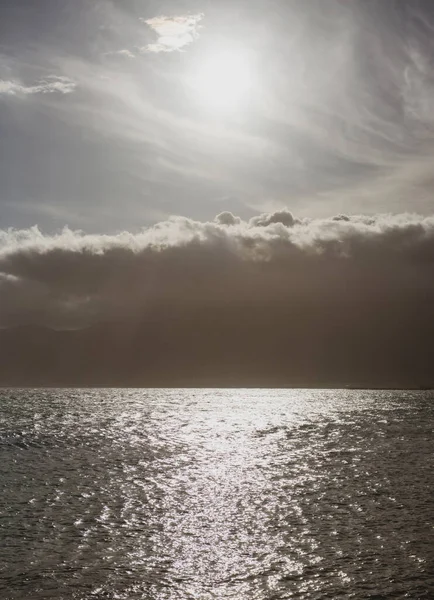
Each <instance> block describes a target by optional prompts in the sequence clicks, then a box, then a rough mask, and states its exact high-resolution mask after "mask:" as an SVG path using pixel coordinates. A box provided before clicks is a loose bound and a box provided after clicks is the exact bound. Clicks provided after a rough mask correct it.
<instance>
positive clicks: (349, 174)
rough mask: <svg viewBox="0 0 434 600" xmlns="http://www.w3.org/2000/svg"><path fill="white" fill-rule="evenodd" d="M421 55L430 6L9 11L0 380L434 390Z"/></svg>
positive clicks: (140, 0)
mask: <svg viewBox="0 0 434 600" xmlns="http://www.w3.org/2000/svg"><path fill="white" fill-rule="evenodd" d="M433 50H434V7H433V4H432V2H431V0H382V1H381V2H379V1H377V0H309V1H308V2H300V1H299V0H267V1H265V0H231V1H229V0H218V1H217V0H214V1H212V0H178V1H176V2H175V1H173V0H172V1H170V0H167V1H165V0H159V1H157V0H122V1H116V0H95V1H92V2H90V1H88V0H74V2H71V1H67V0H38V2H34V1H33V0H0V140H1V144H0V186H1V187H0V338H1V339H3V350H2V352H3V353H4V355H2V361H1V362H2V365H3V366H2V368H1V372H0V383H1V382H12V383H14V384H15V383H18V384H19V383H23V381H24V380H23V376H22V373H23V372H27V373H29V378H30V379H29V381H30V380H31V381H30V382H35V381H36V382H37V383H51V382H52V381H56V382H57V383H65V382H67V383H71V384H74V383H77V382H81V383H83V382H84V383H91V384H96V383H97V384H104V383H105V382H107V381H110V382H111V383H112V384H129V383H131V382H135V383H137V384H140V385H142V384H147V383H149V382H152V381H153V382H154V383H158V384H164V383H165V382H169V383H176V384H179V383H187V384H189V385H190V384H191V383H194V382H195V381H199V382H205V383H208V382H211V383H212V384H220V383H225V382H226V383H228V382H229V383H231V384H249V383H252V382H255V383H258V384H263V383H264V384H267V385H271V384H273V383H279V384H282V385H284V384H292V383H297V384H300V385H302V384H304V383H315V384H327V385H329V384H330V385H333V384H336V385H338V384H339V385H344V384H352V383H359V382H364V383H367V384H373V383H377V384H379V385H386V384H391V385H392V384H393V383H394V382H399V383H400V385H401V384H402V385H414V384H417V383H421V382H422V383H424V382H426V381H428V380H429V379H430V378H432V376H431V371H430V366H429V365H430V364H431V362H430V361H431V359H432V350H431V346H432V342H431V341H430V340H431V339H432V333H433V332H432V331H431V330H432V325H431V322H432V320H433V319H432V308H431V307H432V305H433V304H432V301H433V300H434V284H433V283H432V281H433V277H432V273H433V266H434V217H433V216H432V214H433V210H432V207H433V201H432V192H433V183H434V182H433V180H434V178H433V173H434V171H433V168H432V165H433V162H434V117H433V115H434V76H433V69H432V62H433V56H434V53H433ZM22 328H24V329H22ZM32 328H33V329H32ZM35 328H36V329H35ZM48 330H49V331H50V332H51V333H49V332H48ZM11 336H12V337H11ZM35 336H36V338H37V339H38V340H39V341H38V343H37V345H36V346H34V345H32V344H30V338H32V339H33V338H34V337H35ZM47 336H48V337H47ZM400 340H401V342H400ZM32 343H33V342H32ZM101 345H105V347H106V354H104V353H102V354H100V355H98V353H96V352H94V350H91V349H92V348H93V349H95V348H96V347H101ZM23 348H26V351H25V352H24V350H23ZM349 348H351V352H350V351H349ZM11 349H12V351H11ZM14 349H15V350H14ZM27 349H28V350H27ZM187 350H188V351H187ZM89 353H90V354H89ZM62 357H63V358H62ZM86 357H87V358H86ZM26 361H27V362H26ZM58 361H60V363H59V362H58ZM86 364H87V365H88V367H86ZM50 365H51V366H50ZM53 365H57V366H56V367H54V366H53ZM98 365H99V366H98ZM91 367H92V368H91ZM168 372H170V374H171V375H170V376H169V375H167V373H168ZM252 373H255V374H257V377H253V375H252ZM20 374H21V375H20ZM32 378H33V379H32ZM429 383H432V382H431V381H430V382H429Z"/></svg>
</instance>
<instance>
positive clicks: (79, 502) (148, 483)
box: [0, 390, 434, 600]
mask: <svg viewBox="0 0 434 600" xmlns="http://www.w3.org/2000/svg"><path fill="white" fill-rule="evenodd" d="M433 415H434V396H433V394H432V393H431V392H389V391H387V392H379V391H350V390H348V391H333V390H328V391H318V390H317V391H312V390H3V391H1V392H0V486H1V490H0V491H1V495H0V597H1V598H2V599H11V600H12V599H26V600H27V599H32V600H39V599H46V598H57V599H64V600H73V599H74V600H85V599H86V600H87V599H89V600H91V599H101V600H102V599H113V600H114V599H119V600H127V599H128V600H130V599H136V598H137V599H139V598H140V599H146V600H175V599H176V600H179V599H191V600H193V599H194V600H211V599H222V600H223V599H227V598H232V599H234V600H278V599H281V598H282V599H283V598H285V599H286V598H294V599H295V598H297V599H306V600H307V599H309V600H311V599H312V600H316V599H318V600H320V599H324V598H330V599H339V598H357V599H359V598H360V599H366V598H371V599H374V598H375V599H383V598H411V599H412V600H414V599H429V598H433V597H434V536H433V534H434V529H433V526H434V519H433V515H434V503H433V466H434V465H433V450H434V436H433V428H434V419H433Z"/></svg>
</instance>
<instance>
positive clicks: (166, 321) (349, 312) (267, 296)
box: [0, 211, 434, 386]
mask: <svg viewBox="0 0 434 600" xmlns="http://www.w3.org/2000/svg"><path fill="white" fill-rule="evenodd" d="M282 214H284V215H285V217H284V218H282ZM288 214H290V213H287V212H286V211H281V212H280V213H279V215H278V216H276V214H273V213H272V214H269V215H262V216H261V217H260V218H258V220H257V221H258V222H256V221H255V220H251V221H250V222H246V221H243V220H241V219H239V218H237V217H236V216H234V215H233V214H232V213H230V212H225V213H221V214H220V215H219V216H218V217H217V218H216V219H215V220H214V221H212V222H199V221H194V220H191V219H186V218H181V217H176V218H172V219H170V220H168V221H164V222H161V223H158V224H157V225H155V226H154V227H151V228H148V229H144V230H143V231H141V232H140V233H137V234H132V233H129V232H124V233H120V234H118V235H85V234H83V233H80V232H74V231H70V230H68V229H65V230H63V231H61V232H59V233H58V234H56V235H44V234H43V233H41V232H40V231H39V230H38V229H37V228H33V229H31V230H25V231H14V230H8V231H2V232H1V233H0V273H1V275H0V326H1V327H2V328H6V329H3V330H2V331H0V341H1V344H0V381H2V382H3V383H8V384H11V383H14V384H24V383H26V384H32V385H34V384H38V383H41V384H44V385H45V384H50V385H53V384H56V385H70V384H72V385H90V384H92V385H96V384H98V385H172V384H173V385H202V384H203V385H208V384H209V385H288V384H289V385H340V386H342V385H345V384H347V383H350V384H357V385H358V384H361V385H398V384H399V385H415V384H418V383H421V382H422V383H424V382H427V381H428V380H429V377H430V376H431V374H432V370H431V366H432V360H433V349H432V339H434V338H433V336H434V319H433V308H432V307H433V306H434V277H433V272H434V217H421V216H418V215H412V214H400V215H388V214H384V215H367V216H366V215H348V216H343V215H338V216H337V217H331V218H328V219H302V220H297V219H295V218H294V219H293V220H292V221H291V220H289V219H288ZM283 220H285V221H286V223H288V225H286V224H284V223H283V222H282V221H283ZM12 326H14V327H12ZM18 326H20V327H18ZM36 326H38V327H40V326H44V327H45V326H49V327H50V328H54V329H55V330H56V331H54V332H51V333H50V329H45V328H44V329H41V328H36V329H35V327H36ZM62 330H63V331H62ZM71 330H74V331H71Z"/></svg>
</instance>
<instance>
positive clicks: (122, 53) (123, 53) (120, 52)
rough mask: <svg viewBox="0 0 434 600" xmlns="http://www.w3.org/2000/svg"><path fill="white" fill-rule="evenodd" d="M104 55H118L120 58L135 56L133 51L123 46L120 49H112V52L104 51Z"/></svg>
mask: <svg viewBox="0 0 434 600" xmlns="http://www.w3.org/2000/svg"><path fill="white" fill-rule="evenodd" d="M104 56H118V57H120V58H129V59H131V58H136V55H135V54H134V52H131V50H128V48H123V49H122V50H113V51H112V52H105V53H104Z"/></svg>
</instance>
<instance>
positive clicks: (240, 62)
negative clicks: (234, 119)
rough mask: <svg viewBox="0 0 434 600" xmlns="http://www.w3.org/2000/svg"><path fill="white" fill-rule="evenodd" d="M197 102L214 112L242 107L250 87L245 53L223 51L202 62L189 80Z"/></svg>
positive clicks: (248, 65) (250, 82) (250, 80)
mask: <svg viewBox="0 0 434 600" xmlns="http://www.w3.org/2000/svg"><path fill="white" fill-rule="evenodd" d="M192 84H193V89H194V94H195V96H196V99H197V100H198V102H199V103H200V104H202V105H203V106H205V107H207V108H210V109H216V110H224V111H227V110H235V109H237V108H240V107H242V106H244V105H245V104H246V103H247V100H248V94H249V90H250V88H251V85H252V78H251V68H250V64H249V60H248V57H247V54H246V53H243V52H241V51H237V52H235V51H229V50H223V51H219V52H215V53H213V54H211V55H209V56H206V57H204V58H203V59H202V61H201V62H200V64H198V65H197V67H196V70H195V72H194V73H193V76H192Z"/></svg>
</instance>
